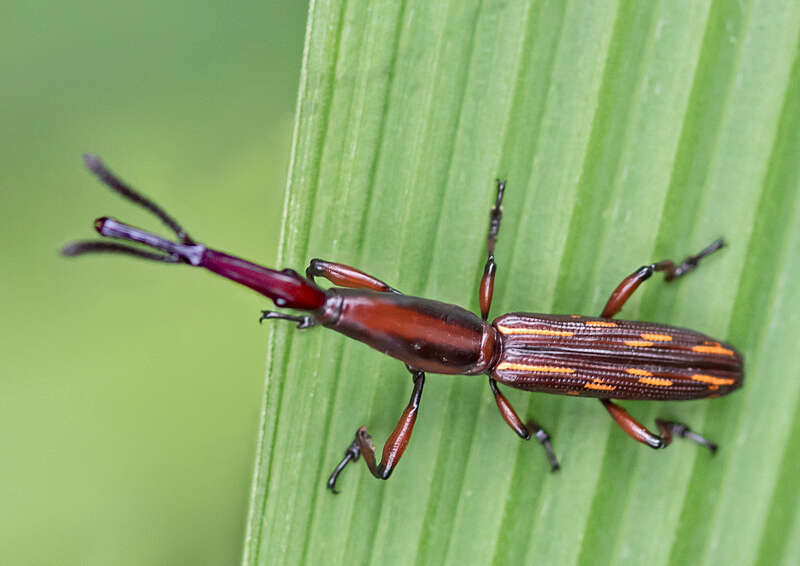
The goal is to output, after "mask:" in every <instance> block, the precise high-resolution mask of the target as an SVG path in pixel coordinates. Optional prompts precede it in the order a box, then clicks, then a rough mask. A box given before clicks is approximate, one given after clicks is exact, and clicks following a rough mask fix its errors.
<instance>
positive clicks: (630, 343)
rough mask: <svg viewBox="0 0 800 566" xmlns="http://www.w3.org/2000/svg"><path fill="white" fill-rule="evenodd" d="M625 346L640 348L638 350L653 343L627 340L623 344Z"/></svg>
mask: <svg viewBox="0 0 800 566" xmlns="http://www.w3.org/2000/svg"><path fill="white" fill-rule="evenodd" d="M625 345H626V346H634V347H640V348H647V347H648V346H652V345H653V343H652V342H647V341H644V340H627V341H626V342H625Z"/></svg>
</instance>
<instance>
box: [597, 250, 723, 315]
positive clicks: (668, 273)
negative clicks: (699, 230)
mask: <svg viewBox="0 0 800 566" xmlns="http://www.w3.org/2000/svg"><path fill="white" fill-rule="evenodd" d="M724 245H725V242H724V241H723V240H722V239H719V240H716V241H715V242H713V243H712V244H711V245H710V246H708V247H707V248H705V249H704V250H703V251H701V252H700V253H698V254H697V255H690V256H689V257H687V258H686V259H684V260H683V261H682V262H681V263H680V264H679V265H675V263H674V262H673V261H672V260H669V259H665V260H663V261H659V262H657V263H651V264H650V265H643V266H642V267H640V268H639V269H637V270H636V271H634V272H633V273H631V274H630V275H628V276H627V277H626V278H625V279H623V280H622V283H620V284H619V285H617V288H616V289H614V292H613V293H611V296H610V297H609V298H608V302H607V303H606V307H605V308H604V309H603V314H602V315H600V316H602V317H603V318H611V317H613V316H614V315H615V314H617V313H618V312H619V311H620V309H621V308H622V306H623V305H624V304H625V302H626V301H627V300H628V299H630V298H631V295H633V293H634V291H636V289H638V288H639V285H641V284H642V283H643V282H644V281H646V280H647V279H649V278H650V277H651V276H652V275H653V273H655V272H656V271H663V272H664V280H665V281H667V282H669V281H674V280H675V279H677V278H678V277H682V276H684V275H686V274H687V273H689V272H690V271H694V270H695V269H696V268H697V264H698V263H700V260H701V259H703V258H704V257H706V256H707V255H709V254H711V253H713V252H715V251H717V250H718V249H720V248H721V247H722V246H724Z"/></svg>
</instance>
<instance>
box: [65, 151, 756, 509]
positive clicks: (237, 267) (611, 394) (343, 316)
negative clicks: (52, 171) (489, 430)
mask: <svg viewBox="0 0 800 566" xmlns="http://www.w3.org/2000/svg"><path fill="white" fill-rule="evenodd" d="M84 161H85V163H86V166H87V167H88V168H89V169H90V170H91V171H92V172H93V173H94V174H95V175H97V177H98V178H99V179H100V180H101V181H103V183H105V184H106V185H107V186H108V187H110V188H111V189H113V190H114V191H116V192H117V193H118V194H120V195H122V196H123V197H125V198H126V199H128V200H129V201H131V202H133V203H135V204H138V205H139V206H141V207H143V208H145V209H147V210H148V211H150V212H151V213H153V214H154V215H155V216H156V217H157V218H159V219H160V220H161V221H162V222H163V223H164V224H165V225H166V226H167V227H168V228H169V229H170V230H171V231H172V232H174V234H175V240H170V239H167V238H163V237H161V236H158V235H156V234H153V233H151V232H149V231H146V230H142V229H140V228H135V227H133V226H129V225H127V224H124V223H122V222H119V221H117V220H115V219H113V218H110V217H105V216H104V217H101V218H98V219H97V220H95V223H94V225H95V229H96V230H97V232H98V233H99V234H100V235H101V236H104V237H106V238H112V239H115V240H124V241H128V242H134V243H135V244H137V245H130V244H123V243H120V242H115V241H101V240H90V241H78V242H74V243H71V244H69V245H67V246H66V247H64V248H63V250H62V253H63V254H64V255H67V256H77V255H82V254H86V253H98V252H103V253H119V254H127V255H132V256H134V257H138V258H142V259H149V260H152V261H161V262H165V263H183V264H188V265H191V266H195V267H202V268H205V269H208V270H209V271H213V272H214V273H216V274H218V275H221V276H223V277H225V278H227V279H230V280H231V281H235V282H237V283H240V284H242V285H245V286H247V287H250V288H251V289H253V290H255V291H257V292H259V293H261V294H262V295H265V296H267V297H269V298H270V299H272V300H273V302H274V303H275V305H276V306H278V307H282V308H289V309H296V310H299V311H303V312H304V313H305V314H301V315H295V314H287V313H282V312H275V311H266V310H265V311H262V313H261V317H260V319H259V320H260V321H263V320H288V321H292V322H295V323H296V324H297V327H298V328H299V329H307V328H311V327H314V326H318V325H319V326H324V327H327V328H330V329H332V330H335V331H337V332H340V333H342V334H344V335H346V336H349V337H350V338H353V339H355V340H358V341H360V342H363V343H365V344H367V345H369V346H371V347H372V348H374V349H376V350H378V351H380V352H383V353H385V354H388V355H389V356H392V357H394V358H397V359H398V360H400V361H401V362H403V363H404V364H405V366H406V368H407V369H408V371H409V372H410V374H411V379H412V382H413V388H412V392H411V399H410V400H409V402H408V405H407V406H406V408H405V410H404V411H403V413H402V415H401V416H400V420H399V421H398V423H397V426H396V427H395V428H394V431H393V432H392V433H391V434H390V435H389V438H388V440H387V441H386V443H385V444H384V447H383V453H382V455H381V459H380V461H377V459H376V456H375V450H374V447H373V444H372V439H371V437H370V435H369V433H368V432H367V429H366V427H364V426H362V427H360V428H358V429H357V430H356V433H355V438H354V439H353V440H352V442H350V443H349V446H348V447H347V449H346V451H345V455H344V457H343V458H342V460H341V461H340V462H339V464H338V465H337V466H336V467H335V469H334V471H333V473H332V474H331V475H330V477H329V478H328V481H327V485H328V487H329V488H330V490H331V491H332V492H334V493H336V481H337V478H338V477H339V474H340V473H341V471H342V470H343V469H344V467H345V466H346V465H347V464H348V463H349V462H351V461H355V460H358V459H359V457H362V456H363V458H364V461H365V463H366V465H367V468H369V471H370V472H371V473H372V475H373V476H375V477H376V478H380V479H388V478H389V476H390V475H391V473H392V471H393V470H394V468H395V466H397V463H398V462H399V461H400V458H401V457H402V455H403V452H404V451H405V449H406V447H407V446H408V441H409V439H410V438H411V433H412V431H413V429H414V423H415V421H416V418H417V413H418V411H419V406H420V400H421V398H422V388H423V385H424V384H425V375H426V373H441V374H464V375H479V374H483V375H485V376H487V379H488V384H489V388H490V390H491V392H492V394H493V395H494V399H495V401H496V402H497V407H498V409H499V411H500V415H501V416H502V418H503V419H504V420H505V422H506V423H508V425H509V426H510V427H511V428H512V429H513V430H514V432H516V433H517V434H518V435H519V436H520V437H521V438H523V439H526V440H527V439H529V438H531V437H534V438H536V440H537V441H538V442H539V443H540V444H541V445H542V446H543V447H544V450H545V453H546V455H547V458H548V460H549V463H550V467H551V469H552V470H554V471H555V470H557V469H558V468H559V464H558V460H557V459H556V456H555V453H554V451H553V448H552V446H551V443H550V436H549V435H548V434H547V432H545V430H544V429H543V428H542V427H541V426H539V424H538V423H536V422H535V421H533V420H528V421H527V422H523V421H522V419H521V418H520V417H519V416H518V415H517V412H516V411H515V410H514V408H513V407H512V406H511V404H510V403H509V401H508V400H507V399H506V397H505V396H504V395H503V393H502V392H501V391H500V388H499V386H498V384H503V385H506V386H509V387H513V388H516V389H523V390H526V391H536V392H542V393H555V394H560V395H572V396H576V397H595V398H597V399H599V400H600V402H601V403H602V404H603V406H604V407H605V408H606V410H607V411H608V412H609V414H610V415H611V417H612V418H613V419H614V421H616V422H617V424H619V426H620V427H621V428H622V430H624V431H625V432H626V433H627V434H628V435H629V436H631V437H632V438H633V439H635V440H638V441H639V442H641V443H643V444H646V445H648V446H650V447H651V448H664V447H666V446H669V444H670V443H671V442H672V438H673V436H679V437H683V438H688V439H690V440H693V441H695V442H697V443H698V444H701V445H703V446H705V447H707V448H708V449H709V450H711V452H712V453H713V452H715V451H716V449H717V446H716V444H714V443H713V442H711V441H710V440H708V439H706V438H704V437H703V436H701V435H699V434H697V433H696V432H694V431H692V430H691V429H690V428H689V427H688V426H687V425H685V424H683V423H679V422H674V421H671V420H666V419H656V425H657V427H658V431H659V434H655V433H653V432H651V431H650V430H648V429H647V428H646V427H645V426H643V425H642V424H640V423H639V422H638V421H637V420H636V419H634V418H633V417H632V416H631V415H630V414H628V412H627V411H626V410H625V409H623V408H622V407H620V406H619V405H618V404H616V403H614V402H613V401H612V400H614V399H623V400H634V399H639V400H658V401H669V400H673V401H682V400H688V399H702V398H713V397H718V396H720V395H726V394H728V393H730V392H731V391H733V390H735V389H737V388H738V387H740V386H741V385H742V379H743V363H742V356H741V355H740V354H739V353H738V352H737V351H736V350H735V349H734V348H733V347H732V346H730V345H728V344H726V343H724V342H721V341H719V340H715V339H713V338H710V337H708V336H705V335H703V334H701V333H699V332H695V331H693V330H687V329H684V328H678V327H674V326H667V325H664V324H656V323H651V322H635V321H625V320H616V319H614V318H613V317H614V315H615V314H617V313H618V312H619V311H620V309H621V308H622V307H623V305H624V304H625V302H626V301H627V300H628V299H629V298H630V297H631V295H632V294H633V293H634V292H635V291H636V289H637V288H638V287H639V285H641V284H642V282H644V281H645V280H647V279H648V278H650V277H651V276H652V275H653V274H654V273H656V272H662V273H663V274H664V279H665V280H666V281H674V280H676V279H678V278H680V277H682V276H684V275H686V274H687V273H689V272H691V271H693V270H694V269H695V268H696V267H697V266H698V264H699V262H700V260H702V259H703V258H705V257H706V256H708V255H709V254H711V253H713V252H715V251H717V250H719V249H720V248H721V247H722V246H723V241H722V240H721V239H720V240H716V241H715V242H713V243H712V244H711V245H709V246H708V247H706V248H705V249H703V250H702V251H701V252H699V253H698V254H696V255H691V256H688V257H687V258H686V259H684V260H683V261H681V262H680V263H677V264H676V263H674V262H672V261H670V260H663V261H658V262H656V263H651V264H648V265H644V266H642V267H640V268H639V269H637V270H635V271H634V272H633V273H631V274H630V275H628V276H627V277H625V279H623V280H622V282H621V283H620V284H619V285H618V286H617V288H616V289H615V290H614V292H613V293H611V297H610V298H609V299H608V302H607V303H606V305H605V308H604V309H603V311H602V313H601V314H600V316H599V317H587V316H581V315H575V314H569V315H552V314H534V313H524V312H515V313H509V314H504V315H501V316H499V317H497V318H495V319H494V320H493V321H491V322H489V320H488V319H489V309H490V307H491V304H492V294H493V289H494V278H495V274H496V272H497V264H496V263H495V259H494V249H495V243H496V241H497V236H498V233H499V230H500V221H501V218H502V206H501V204H502V201H503V195H504V192H505V186H506V185H505V182H504V181H498V182H497V195H496V199H495V202H494V206H493V207H492V208H491V212H490V221H489V234H488V238H487V242H488V245H487V255H488V257H487V260H486V265H485V268H484V270H483V275H482V277H481V278H480V284H479V286H478V293H479V304H480V311H481V312H480V315H476V314H474V313H472V312H470V311H468V310H466V309H463V308H461V307H459V306H456V305H452V304H447V303H443V302H440V301H435V300H432V299H424V298H420V297H412V296H408V295H404V294H402V293H400V292H399V291H398V290H397V289H395V288H393V287H391V286H390V285H388V284H386V283H384V282H383V281H381V280H380V279H378V278H376V277H373V276H372V275H368V274H367V273H364V272H363V271H361V270H359V269H356V268H354V267H350V266H347V265H343V264H339V263H333V262H329V261H323V260H320V259H313V260H311V263H310V264H309V266H308V268H307V269H306V274H305V277H304V276H302V275H300V274H299V273H297V272H296V271H293V270H291V269H283V270H275V269H270V268H267V267H262V266H260V265H257V264H255V263H251V262H249V261H246V260H243V259H240V258H238V257H235V256H232V255H229V254H226V253H223V252H220V251H217V250H213V249H211V248H208V247H206V246H204V245H202V244H199V243H197V242H196V241H195V240H194V239H193V238H191V237H190V236H189V234H188V233H187V232H186V231H185V230H184V229H183V228H182V227H181V225H180V224H178V222H177V221H176V220H175V219H174V218H173V217H172V216H170V215H169V214H167V213H166V212H165V211H164V210H163V209H162V208H161V207H160V206H158V205H157V204H155V203H154V202H153V201H152V200H150V199H148V198H146V197H144V196H143V195H141V194H140V193H138V192H137V191H135V190H133V189H132V188H131V187H129V186H128V185H126V184H125V183H124V182H123V181H121V180H120V179H119V178H118V177H116V176H115V175H114V174H113V173H111V171H109V170H108V169H107V168H106V167H105V165H103V163H102V162H101V161H100V159H98V158H97V157H95V156H92V155H86V156H84ZM315 277H323V278H325V279H327V280H328V281H330V282H331V283H333V284H334V285H335V286H334V287H331V288H328V289H323V288H321V287H319V286H318V285H317V284H316V283H315V280H314V278H315Z"/></svg>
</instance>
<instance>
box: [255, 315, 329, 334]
mask: <svg viewBox="0 0 800 566" xmlns="http://www.w3.org/2000/svg"><path fill="white" fill-rule="evenodd" d="M265 320H291V321H292V322H296V323H297V328H298V329H300V330H304V329H306V328H311V327H312V326H316V325H317V321H316V320H314V319H313V318H311V317H310V316H295V315H291V314H284V313H282V312H276V311H261V316H260V317H259V318H258V323H259V324H261V323H262V322H263V321H265Z"/></svg>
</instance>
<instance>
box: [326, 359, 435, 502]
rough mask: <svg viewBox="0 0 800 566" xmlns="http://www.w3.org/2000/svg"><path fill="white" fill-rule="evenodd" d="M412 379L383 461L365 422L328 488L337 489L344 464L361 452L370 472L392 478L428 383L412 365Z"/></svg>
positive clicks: (406, 444)
mask: <svg viewBox="0 0 800 566" xmlns="http://www.w3.org/2000/svg"><path fill="white" fill-rule="evenodd" d="M409 371H410V372H411V376H412V379H413V380H414V389H413V390H412V391H411V399H410V400H409V401H408V406H407V407H406V408H405V410H404V411H403V414H402V415H401V416H400V420H399V421H397V425H396V426H395V427H394V430H393V431H392V434H391V435H390V436H389V438H388V439H387V440H386V444H384V445H383V454H382V456H381V461H380V463H378V464H376V463H375V447H374V446H373V445H372V437H371V436H370V435H369V433H368V432H367V427H365V426H362V427H360V428H359V429H358V430H357V431H356V435H355V440H353V442H352V443H351V444H350V446H348V448H347V450H346V451H345V454H344V458H342V461H341V462H339V464H338V465H337V466H336V468H335V469H334V470H333V473H332V474H331V475H330V477H329V478H328V489H330V490H331V491H332V492H333V493H338V492H337V491H336V479H337V478H338V477H339V474H340V473H341V472H342V470H343V469H344V467H345V466H346V465H347V464H348V463H349V462H351V461H355V460H358V457H359V456H360V455H362V454H363V455H364V462H365V463H366V464H367V468H369V471H370V473H372V475H373V476H375V477H376V478H378V479H381V480H386V479H389V476H390V475H391V473H392V471H393V470H394V468H395V466H397V462H399V461H400V458H401V457H402V456H403V452H405V450H406V447H407V446H408V441H409V440H410V439H411V433H412V432H413V430H414V423H415V422H416V421H417V412H418V411H419V401H420V399H421V398H422V386H423V385H424V384H425V373H424V372H421V371H419V370H414V369H411V368H409Z"/></svg>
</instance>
